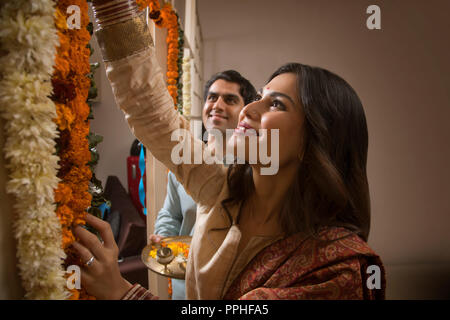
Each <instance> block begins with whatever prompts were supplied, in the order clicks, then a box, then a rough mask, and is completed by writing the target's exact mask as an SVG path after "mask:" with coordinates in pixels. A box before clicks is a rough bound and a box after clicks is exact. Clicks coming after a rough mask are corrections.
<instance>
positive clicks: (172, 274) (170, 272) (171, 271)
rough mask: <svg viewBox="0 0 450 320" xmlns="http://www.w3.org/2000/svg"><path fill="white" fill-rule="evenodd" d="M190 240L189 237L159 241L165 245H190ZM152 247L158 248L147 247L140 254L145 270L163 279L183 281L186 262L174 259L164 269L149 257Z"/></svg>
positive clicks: (150, 245) (168, 238)
mask: <svg viewBox="0 0 450 320" xmlns="http://www.w3.org/2000/svg"><path fill="white" fill-rule="evenodd" d="M191 239H192V237H189V236H177V237H167V238H163V239H161V241H164V242H165V243H167V244H170V243H173V242H183V243H186V244H188V245H190V244H191ZM152 246H156V247H158V244H149V245H147V246H146V247H145V248H144V249H142V253H141V259H142V262H143V263H144V264H145V265H146V266H147V268H149V269H150V270H151V271H153V272H155V273H157V274H159V275H161V276H164V277H168V278H174V279H181V280H184V278H185V276H186V261H182V259H180V258H179V257H178V258H177V257H175V258H174V259H173V260H172V262H170V263H169V264H167V268H166V267H165V266H164V265H163V264H161V263H159V262H158V261H156V259H155V258H152V257H151V256H150V251H151V250H153V249H152ZM183 260H184V259H183Z"/></svg>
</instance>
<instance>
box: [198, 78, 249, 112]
mask: <svg viewBox="0 0 450 320" xmlns="http://www.w3.org/2000/svg"><path fill="white" fill-rule="evenodd" d="M219 79H222V80H225V81H229V82H234V83H237V84H238V85H239V88H240V89H239V93H240V95H241V96H242V98H243V99H244V104H245V105H247V104H249V103H250V102H252V101H253V100H255V98H256V89H255V87H253V85H252V84H251V83H250V81H248V80H247V79H245V78H244V77H243V76H242V75H241V74H240V73H239V72H237V71H235V70H226V71H222V72H218V73H216V74H215V75H213V76H212V77H211V79H209V80H208V82H206V85H205V94H204V96H203V99H204V100H205V101H206V98H207V97H208V92H209V87H211V85H212V84H213V83H214V82H216V81H217V80H219Z"/></svg>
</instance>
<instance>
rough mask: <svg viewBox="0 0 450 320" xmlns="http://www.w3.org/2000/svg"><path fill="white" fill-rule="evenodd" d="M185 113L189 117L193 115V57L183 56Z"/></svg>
mask: <svg viewBox="0 0 450 320" xmlns="http://www.w3.org/2000/svg"><path fill="white" fill-rule="evenodd" d="M182 80H183V115H184V116H185V117H186V118H187V119H189V118H190V117H191V106H192V101H191V58H190V57H189V56H186V57H184V58H183V79H182Z"/></svg>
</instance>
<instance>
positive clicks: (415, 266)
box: [199, 0, 450, 298]
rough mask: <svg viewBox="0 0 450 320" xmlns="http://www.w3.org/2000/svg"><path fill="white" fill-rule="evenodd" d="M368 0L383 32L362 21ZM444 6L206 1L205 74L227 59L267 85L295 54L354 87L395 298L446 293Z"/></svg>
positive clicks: (449, 270)
mask: <svg viewBox="0 0 450 320" xmlns="http://www.w3.org/2000/svg"><path fill="white" fill-rule="evenodd" d="M372 4H377V5H379V6H380V8H381V27H382V29H381V30H368V29H367V27H366V19H367V17H368V16H369V15H368V14H366V8H367V7H368V6H369V5H372ZM449 12H450V2H449V1H447V0H430V1H421V0H415V1H406V0H403V1H379V0H378V1H376V0H370V1H367V0H346V1H335V0H314V1H310V0H277V1H266V0H244V1H237V0H228V1H219V0H199V16H200V23H201V25H202V30H203V37H204V56H205V61H204V63H205V64H204V70H205V74H204V77H205V79H207V78H208V77H209V76H210V75H211V74H212V73H214V72H217V71H220V70H224V69H228V68H232V69H236V70H238V71H240V72H241V73H242V74H243V75H244V76H246V77H248V78H249V79H250V80H251V81H252V82H253V83H254V84H255V86H256V87H257V88H260V87H261V86H263V85H264V83H265V81H266V80H267V79H268V77H269V76H270V74H271V73H272V72H273V71H275V69H276V68H277V67H279V66H280V65H282V64H284V63H286V62H291V61H295V62H302V63H306V64H310V65H317V66H321V67H324V68H326V69H329V70H330V71H333V72H335V73H337V74H338V75H340V76H342V77H343V78H344V79H346V80H347V81H348V82H349V83H350V84H351V85H352V86H353V87H354V88H355V90H356V91H357V93H358V95H359V96H360V98H361V100H362V102H363V105H364V107H365V111H366V116H367V120H368V126H369V136H370V141H369V143H370V145H369V160H368V175H369V183H370V191H371V200H372V229H371V234H370V238H369V243H370V245H371V246H372V247H373V248H374V249H375V250H376V251H377V252H378V253H379V254H380V255H381V257H382V258H383V260H384V262H385V264H386V265H387V271H388V297H391V298H417V297H424V298H429V297H436V296H438V297H443V296H445V295H446V297H448V298H450V294H448V293H449V292H450V290H445V289H442V288H450V232H449V231H450V230H449V228H450V170H449V167H448V165H449V163H450V148H449V142H448V139H449V138H450V125H449V121H450V59H449V57H450V44H449V41H448V36H449V32H450V19H448V13H449ZM428 276H429V279H430V281H429V282H427V281H422V280H423V278H424V277H425V278H427V277H428ZM415 279H416V280H417V281H416V280H415ZM419 279H422V280H420V281H419ZM407 281H409V282H408V283H406V282H407ZM389 285H391V286H389ZM436 288H441V289H440V290H438V289H436ZM414 289H415V290H414ZM443 292H447V293H446V294H445V293H443Z"/></svg>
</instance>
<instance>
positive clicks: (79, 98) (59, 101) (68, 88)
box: [52, 0, 92, 299]
mask: <svg viewBox="0 0 450 320" xmlns="http://www.w3.org/2000/svg"><path fill="white" fill-rule="evenodd" d="M71 5H76V6H78V7H79V8H80V14H81V19H80V20H81V21H80V29H76V28H74V29H69V28H68V26H67V23H66V21H67V18H68V16H67V13H66V12H67V8H68V7H69V6H71ZM88 24H89V16H88V5H87V2H86V1H85V0H59V1H57V4H56V12H55V25H56V27H57V30H58V37H59V42H60V46H59V47H58V48H57V55H56V58H55V70H54V74H53V78H52V84H53V88H54V94H53V97H52V98H53V100H54V101H55V103H56V106H57V110H56V111H57V115H58V117H57V118H56V119H55V122H56V123H57V125H58V129H59V131H60V137H59V139H58V140H57V142H58V154H59V156H60V163H59V164H60V166H61V168H60V170H59V172H58V177H59V178H60V179H61V182H60V183H59V185H58V187H57V188H56V190H55V200H56V203H57V205H58V207H57V210H56V213H57V215H58V217H59V219H60V223H61V227H62V232H63V241H62V247H63V249H64V250H65V251H66V254H67V259H66V261H65V265H66V266H68V265H72V264H78V265H79V264H81V261H79V259H78V258H77V255H76V253H75V252H74V251H73V249H72V248H71V247H70V245H71V244H72V242H73V241H74V240H75V237H74V235H73V233H72V226H73V225H77V224H85V217H86V213H87V209H88V208H89V207H90V205H91V200H92V195H91V194H90V193H89V182H90V180H91V178H92V171H91V169H90V168H89V166H88V163H89V162H90V161H91V152H90V149H89V142H88V138H87V137H88V135H89V120H88V117H89V114H90V108H89V105H88V104H87V103H86V100H87V99H88V92H89V88H90V86H91V81H90V79H89V78H88V74H89V73H90V71H91V66H90V63H89V56H90V49H89V47H88V43H89V40H90V37H91V36H90V33H89V31H88V30H87V27H88ZM71 293H72V296H71V299H90V298H92V297H90V296H89V295H87V294H86V292H85V291H84V290H83V289H82V290H81V291H80V292H79V291H78V290H76V289H73V290H72V291H71Z"/></svg>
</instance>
